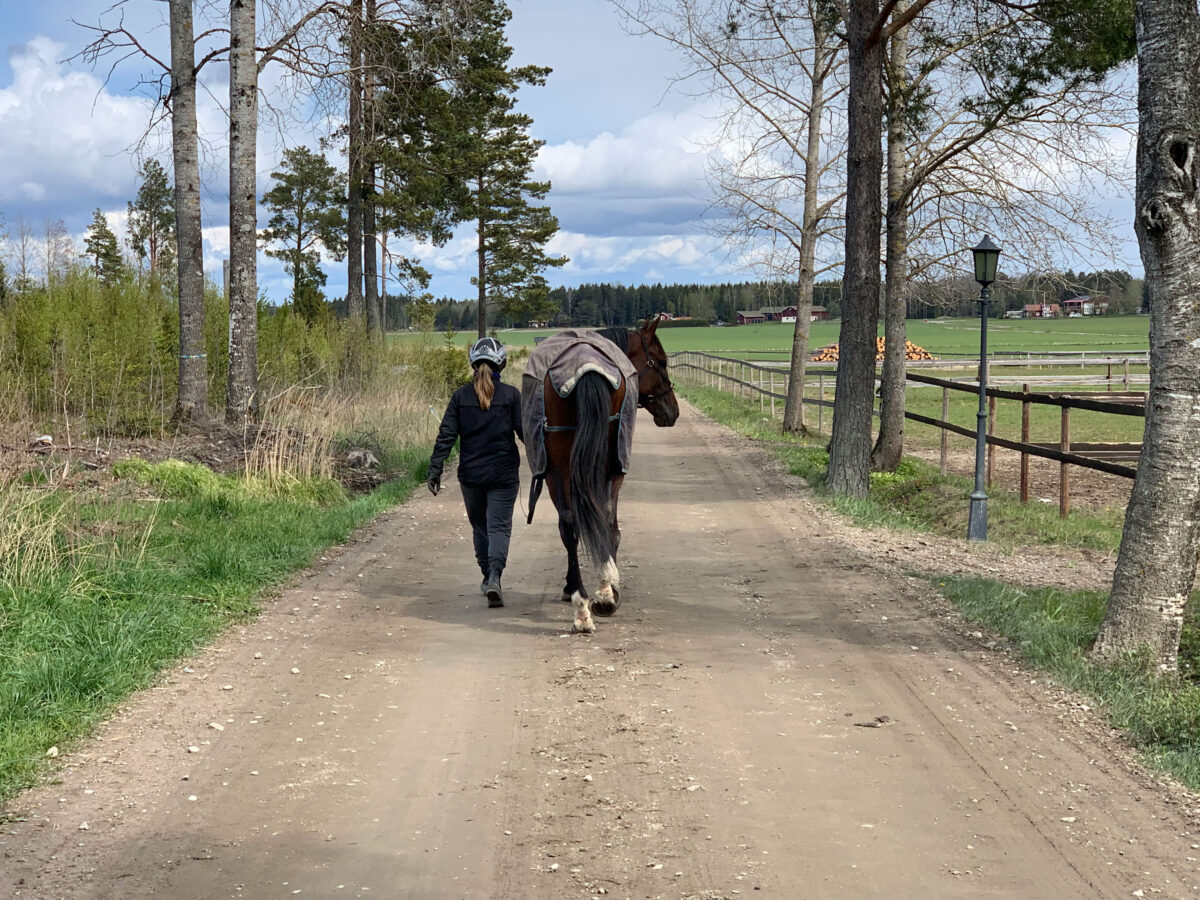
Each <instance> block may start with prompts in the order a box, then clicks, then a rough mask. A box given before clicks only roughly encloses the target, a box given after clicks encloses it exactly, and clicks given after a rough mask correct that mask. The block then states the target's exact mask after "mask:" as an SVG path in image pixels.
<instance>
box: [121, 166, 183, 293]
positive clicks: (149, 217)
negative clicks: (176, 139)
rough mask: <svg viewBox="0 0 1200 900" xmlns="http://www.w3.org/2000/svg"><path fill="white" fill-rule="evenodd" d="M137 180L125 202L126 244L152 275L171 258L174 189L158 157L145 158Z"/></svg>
mask: <svg viewBox="0 0 1200 900" xmlns="http://www.w3.org/2000/svg"><path fill="white" fill-rule="evenodd" d="M138 175H139V177H140V178H141V184H140V185H139V187H138V192H137V197H136V198H135V199H134V200H133V201H131V202H130V204H129V245H130V246H131V247H132V248H133V252H134V253H136V254H137V258H138V261H139V263H140V262H142V261H143V260H144V261H145V262H146V263H147V264H148V265H149V267H150V277H151V278H155V277H157V276H159V273H160V272H161V271H162V270H163V269H169V268H170V267H171V265H172V264H173V263H174V260H175V196H174V194H175V191H174V188H172V187H171V183H170V181H168V180H167V172H166V170H165V169H164V168H163V167H162V164H161V163H159V162H158V160H154V159H149V160H146V162H145V164H144V165H143V166H142V168H141V170H140V171H139V172H138Z"/></svg>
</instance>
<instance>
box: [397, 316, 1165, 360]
mask: <svg viewBox="0 0 1200 900" xmlns="http://www.w3.org/2000/svg"><path fill="white" fill-rule="evenodd" d="M840 325H841V323H840V322H836V321H835V322H814V323H813V326H812V336H811V339H810V343H811V346H812V347H814V348H816V347H822V346H825V345H826V344H832V343H833V342H834V341H836V340H837V339H838V328H839V327H840ZM1149 329H1150V319H1149V317H1147V316H1098V317H1095V318H1087V319H993V320H991V321H990V322H989V323H988V345H989V347H991V348H992V349H993V350H997V351H1006V350H1007V351H1024V350H1029V351H1042V352H1080V351H1084V350H1087V351H1092V352H1096V351H1101V352H1110V353H1114V354H1121V353H1144V352H1146V350H1147V349H1149ZM555 330H557V329H540V330H535V329H511V330H507V331H502V332H500V339H501V340H502V341H504V342H505V343H506V344H512V345H514V346H532V344H533V342H534V338H536V337H544V336H545V335H548V334H553V333H554V331H555ZM882 333H883V329H882V326H880V334H882ZM474 337H475V335H474V333H473V332H469V331H462V332H459V333H458V334H457V335H456V336H455V340H456V342H457V343H459V344H462V345H463V346H469V345H470V344H471V342H472V341H473V340H474ZM660 337H661V339H662V342H663V346H665V347H666V348H667V351H668V352H670V353H675V352H677V351H680V350H700V351H704V352H707V353H720V354H726V355H731V356H745V357H763V356H768V357H770V356H778V355H780V354H786V353H788V352H790V348H791V345H792V326H791V325H783V324H776V323H771V324H765V325H741V326H736V327H735V326H726V327H722V328H715V327H709V328H669V329H666V328H664V329H663V330H662V331H661V332H660ZM394 338H396V339H398V340H405V341H407V340H418V339H419V338H420V335H418V334H397V335H394ZM434 338H435V340H440V339H441V335H434ZM908 339H909V340H910V341H912V342H913V343H915V344H920V345H921V346H922V347H924V348H925V349H926V350H928V351H929V352H931V353H932V354H933V355H934V356H940V355H958V356H969V355H970V354H972V353H976V354H977V353H978V351H979V320H978V319H974V318H971V319H968V318H955V319H949V318H947V319H910V320H909V322H908Z"/></svg>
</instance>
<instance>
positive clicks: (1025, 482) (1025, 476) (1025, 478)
mask: <svg viewBox="0 0 1200 900" xmlns="http://www.w3.org/2000/svg"><path fill="white" fill-rule="evenodd" d="M1021 390H1022V391H1024V392H1025V399H1024V400H1022V401H1021V443H1022V444H1028V443H1029V385H1027V384H1023V385H1021ZM1021 502H1022V503H1028V502H1029V454H1028V453H1025V452H1022V453H1021Z"/></svg>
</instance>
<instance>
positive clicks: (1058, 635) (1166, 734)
mask: <svg viewBox="0 0 1200 900" xmlns="http://www.w3.org/2000/svg"><path fill="white" fill-rule="evenodd" d="M930 581H931V582H932V583H933V584H934V585H936V587H937V590H938V591H939V592H940V593H941V594H942V595H943V596H945V597H946V598H947V599H949V600H950V601H951V602H952V603H954V605H955V606H956V607H958V609H959V610H960V611H961V612H962V613H963V614H964V615H965V616H966V617H967V618H968V619H970V620H971V621H973V622H978V623H980V624H982V625H984V626H986V627H987V628H988V629H990V630H992V631H994V632H997V633H999V634H1001V635H1003V636H1004V637H1006V638H1008V639H1009V640H1010V641H1012V643H1013V645H1014V646H1015V648H1016V649H1017V650H1018V651H1019V652H1020V653H1021V654H1022V655H1023V656H1024V657H1025V658H1026V659H1027V660H1029V662H1031V663H1032V664H1034V665H1035V666H1037V667H1038V668H1040V669H1043V670H1045V671H1046V672H1049V673H1050V674H1051V675H1052V676H1053V677H1054V679H1055V680H1057V681H1058V682H1059V683H1061V684H1062V685H1064V686H1066V687H1068V688H1070V689H1072V690H1075V691H1079V692H1080V693H1082V694H1085V695H1087V696H1088V697H1090V698H1092V699H1093V701H1094V702H1095V705H1096V706H1097V708H1098V709H1099V710H1100V711H1101V713H1102V714H1103V715H1104V716H1105V717H1106V718H1107V719H1108V721H1109V722H1111V723H1112V725H1113V726H1115V727H1117V728H1119V729H1121V730H1122V731H1124V732H1125V734H1126V735H1128V737H1129V738H1130V739H1131V740H1132V741H1133V743H1134V744H1135V745H1136V746H1137V747H1138V748H1139V749H1140V750H1141V752H1142V753H1143V754H1144V756H1145V758H1146V759H1147V761H1148V762H1150V763H1151V764H1152V765H1155V766H1157V767H1159V768H1161V769H1163V770H1164V771H1167V772H1170V773H1171V774H1172V775H1174V776H1175V777H1176V778H1178V779H1179V780H1180V781H1182V782H1183V783H1184V784H1186V785H1188V787H1190V788H1192V789H1193V790H1197V789H1200V683H1197V674H1198V672H1200V602H1198V601H1197V598H1195V597H1194V598H1193V599H1192V602H1191V603H1189V604H1188V612H1187V616H1188V619H1187V622H1186V623H1185V627H1184V641H1183V643H1182V645H1181V647H1180V672H1179V674H1178V675H1177V676H1171V677H1163V676H1160V675H1158V674H1156V673H1155V672H1153V671H1151V667H1150V666H1149V665H1148V664H1147V662H1146V661H1145V660H1141V659H1127V660H1125V661H1123V662H1122V663H1120V664H1118V665H1113V666H1095V665H1092V664H1091V663H1089V662H1088V660H1087V658H1086V654H1087V651H1088V648H1089V647H1090V646H1091V644H1092V642H1093V641H1094V640H1095V638H1096V633H1097V631H1098V630H1099V627H1100V622H1101V620H1102V618H1103V616H1104V606H1105V602H1106V596H1105V594H1104V593H1102V592H1099V591H1064V590H1060V589H1057V588H1019V587H1014V586H1012V585H1006V584H1001V583H998V582H995V581H989V580H986V579H978V578H950V577H939V578H931V579H930Z"/></svg>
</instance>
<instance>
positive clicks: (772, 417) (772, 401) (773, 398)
mask: <svg viewBox="0 0 1200 900" xmlns="http://www.w3.org/2000/svg"><path fill="white" fill-rule="evenodd" d="M771 421H772V422H774V421H775V370H774V369H772V370H771Z"/></svg>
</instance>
